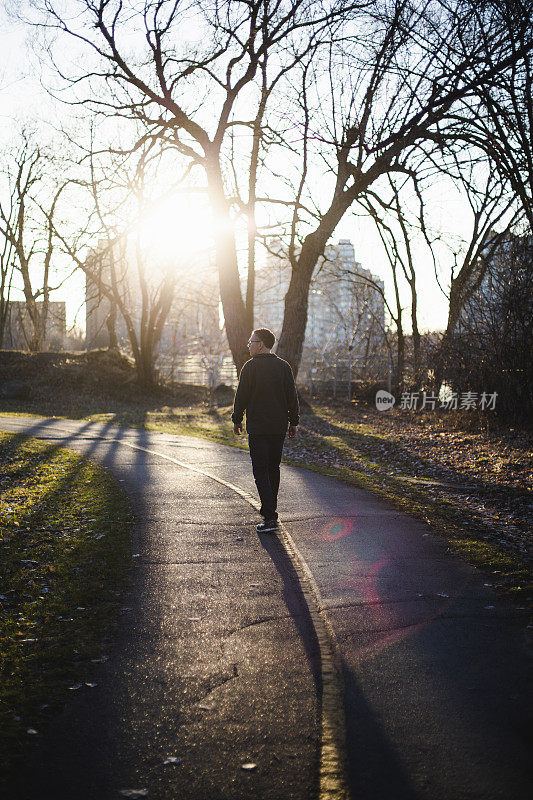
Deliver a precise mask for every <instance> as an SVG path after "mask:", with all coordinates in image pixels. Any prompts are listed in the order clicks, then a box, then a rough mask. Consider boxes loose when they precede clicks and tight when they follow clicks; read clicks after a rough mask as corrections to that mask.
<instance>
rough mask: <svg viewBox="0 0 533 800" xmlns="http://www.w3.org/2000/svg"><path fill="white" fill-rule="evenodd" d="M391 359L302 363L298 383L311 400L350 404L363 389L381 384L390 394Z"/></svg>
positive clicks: (323, 359)
mask: <svg viewBox="0 0 533 800" xmlns="http://www.w3.org/2000/svg"><path fill="white" fill-rule="evenodd" d="M392 381H393V376H392V364H391V361H390V359H383V358H380V359H376V358H372V359H366V358H355V357H354V358H352V359H350V358H346V357H341V356H335V355H333V356H329V357H321V358H317V359H314V360H312V361H308V362H304V363H302V365H301V367H300V371H299V373H298V383H299V385H300V387H301V388H302V389H303V390H304V391H306V392H307V393H308V394H309V395H310V396H311V397H333V398H335V399H339V400H341V399H345V400H348V401H349V400H351V399H352V397H354V396H355V395H356V394H357V393H358V392H359V391H360V390H361V389H362V387H365V386H368V385H373V384H376V383H382V384H383V385H384V386H386V387H387V388H388V391H389V392H390V391H391V385H392Z"/></svg>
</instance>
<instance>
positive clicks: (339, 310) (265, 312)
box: [255, 239, 385, 353]
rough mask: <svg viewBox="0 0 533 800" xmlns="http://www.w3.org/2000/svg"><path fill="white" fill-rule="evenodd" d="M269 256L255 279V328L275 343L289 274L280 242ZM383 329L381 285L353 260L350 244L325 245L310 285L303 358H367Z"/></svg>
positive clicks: (348, 242)
mask: <svg viewBox="0 0 533 800" xmlns="http://www.w3.org/2000/svg"><path fill="white" fill-rule="evenodd" d="M269 250H270V252H269V255H268V257H267V262H266V265H265V267H264V268H263V269H260V270H258V271H257V276H256V306H255V324H256V326H257V327H261V326H267V327H269V328H271V329H272V330H273V331H274V333H275V334H276V336H278V337H279V335H280V333H281V327H282V324H283V314H284V306H285V294H286V292H287V289H288V287H289V281H290V277H291V270H290V266H289V263H288V259H287V257H286V255H285V254H284V251H283V246H282V244H281V242H280V241H279V240H273V241H272V242H271V243H270V246H269ZM384 329H385V303H384V284H383V281H382V280H381V279H380V278H377V277H376V276H374V275H372V273H371V272H370V271H369V270H367V269H365V268H364V267H362V266H361V264H360V263H359V262H357V261H356V260H355V252H354V247H353V244H352V243H351V241H350V240H349V239H341V240H340V241H339V242H338V244H336V245H333V244H331V245H328V246H327V248H326V250H325V257H323V258H321V259H320V261H319V263H318V264H317V267H316V270H315V275H314V277H313V280H312V282H311V287H310V292H309V305H308V313H307V327H306V330H305V341H304V352H305V351H306V350H307V351H316V352H327V351H338V350H346V351H347V350H348V349H350V350H351V351H353V352H354V353H361V352H365V351H366V352H367V353H368V352H369V351H370V350H371V349H372V348H374V347H375V346H376V345H377V343H378V342H379V343H380V342H381V341H382V340H383V335H384Z"/></svg>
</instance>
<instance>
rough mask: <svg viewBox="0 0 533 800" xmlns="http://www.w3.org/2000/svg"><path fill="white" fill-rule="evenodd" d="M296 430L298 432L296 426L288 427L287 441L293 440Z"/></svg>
mask: <svg viewBox="0 0 533 800" xmlns="http://www.w3.org/2000/svg"><path fill="white" fill-rule="evenodd" d="M297 430H298V426H297V425H289V439H294V437H295V436H296V431H297Z"/></svg>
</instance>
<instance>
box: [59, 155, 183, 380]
mask: <svg viewBox="0 0 533 800" xmlns="http://www.w3.org/2000/svg"><path fill="white" fill-rule="evenodd" d="M164 155H165V153H164V151H162V150H161V149H160V148H154V146H153V142H150V141H148V142H146V143H144V144H143V145H142V146H140V147H138V148H137V149H135V150H134V151H133V153H127V154H126V156H124V154H123V153H120V152H118V151H116V152H113V151H112V150H110V149H107V151H106V150H102V151H101V152H99V153H98V154H96V153H95V152H93V150H92V149H90V150H89V152H88V153H86V154H85V156H84V157H82V158H81V159H80V165H81V167H83V166H85V167H86V168H87V167H88V169H89V175H88V176H86V177H78V178H76V179H72V181H71V187H73V188H74V189H75V190H76V191H77V192H78V194H79V191H80V190H85V192H86V194H87V196H86V197H85V198H84V200H81V201H80V202H81V207H84V208H85V209H86V210H87V214H86V219H87V224H86V226H85V227H84V228H83V230H82V231H80V230H75V231H74V232H71V231H70V229H61V228H60V227H58V226H53V235H54V237H55V238H56V239H57V240H58V241H59V242H60V243H61V247H62V250H63V252H64V253H65V254H66V255H67V256H68V257H69V258H70V259H71V260H72V261H73V263H75V264H76V265H77V267H78V269H80V270H82V271H83V272H84V273H85V275H86V279H87V292H88V299H89V301H90V304H91V309H92V310H93V311H94V313H95V314H96V313H97V309H98V308H99V307H101V306H102V305H103V304H105V306H106V317H105V323H106V326H107V330H108V337H109V346H110V347H118V338H117V332H116V327H117V317H120V318H121V319H122V320H123V323H124V326H125V329H126V334H127V340H128V342H129V346H130V348H131V352H132V354H133V358H134V360H135V365H136V371H137V377H138V380H139V383H140V384H141V385H142V386H144V387H145V388H152V387H153V386H154V383H155V378H156V375H155V364H156V360H157V355H158V348H159V343H160V341H161V338H162V335H163V330H164V326H165V322H166V320H167V318H168V315H169V312H170V309H171V306H172V302H173V299H174V292H175V287H176V283H177V280H178V274H179V273H178V269H177V267H178V265H179V254H176V256H175V257H174V258H173V259H171V260H167V261H166V262H165V263H163V261H162V260H161V259H154V257H153V256H151V254H150V253H149V252H148V249H147V247H146V246H145V244H144V243H143V241H142V221H143V219H145V218H146V214H147V210H148V209H149V208H153V207H157V203H158V201H159V200H160V199H161V198H159V197H157V196H156V197H154V193H153V191H152V190H151V188H150V187H151V186H152V185H154V183H155V176H156V175H157V170H158V169H161V161H162V159H163V157H164ZM83 174H84V173H83V170H81V171H80V175H81V176H83ZM79 213H80V212H78V215H79ZM71 227H72V226H71ZM95 239H99V244H98V246H94V241H95ZM91 241H92V242H93V246H92V247H90V248H89V251H88V253H87V245H88V243H90V242H91ZM83 245H85V247H83Z"/></svg>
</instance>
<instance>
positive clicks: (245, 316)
mask: <svg viewBox="0 0 533 800" xmlns="http://www.w3.org/2000/svg"><path fill="white" fill-rule="evenodd" d="M207 176H208V181H209V196H210V200H211V207H212V210H213V215H214V222H215V252H216V262H217V267H218V279H219V287H220V300H221V302H222V311H223V313H224V320H225V323H226V336H227V338H228V344H229V348H230V350H231V354H232V356H233V362H234V364H235V366H236V368H237V372H238V373H239V374H240V371H241V369H242V367H243V364H244V363H245V362H246V361H248V359H249V358H250V354H249V352H248V348H247V346H246V345H247V342H248V337H249V336H250V333H251V332H252V327H253V308H252V309H248V310H247V309H246V306H245V304H244V301H243V297H242V291H241V282H240V278H239V268H238V261H237V248H236V245H235V234H234V232H233V228H232V224H231V218H230V214H229V209H228V205H227V201H226V198H225V197H224V191H223V183H222V176H221V174H220V170H219V167H218V164H217V165H216V167H215V168H213V169H211V170H208V171H207Z"/></svg>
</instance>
